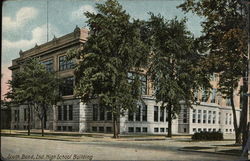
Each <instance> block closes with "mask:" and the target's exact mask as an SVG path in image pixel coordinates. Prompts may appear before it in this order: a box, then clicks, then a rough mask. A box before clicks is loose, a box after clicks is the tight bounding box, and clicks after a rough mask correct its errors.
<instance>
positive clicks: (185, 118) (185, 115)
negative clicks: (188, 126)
mask: <svg viewBox="0 0 250 161" xmlns="http://www.w3.org/2000/svg"><path fill="white" fill-rule="evenodd" d="M183 123H187V109H184V110H183Z"/></svg>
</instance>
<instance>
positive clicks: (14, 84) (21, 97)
mask: <svg viewBox="0 0 250 161" xmlns="http://www.w3.org/2000/svg"><path fill="white" fill-rule="evenodd" d="M24 80H25V76H24V71H20V72H17V73H15V74H13V76H12V80H9V81H8V85H9V91H8V92H7V93H6V94H5V98H6V99H7V100H9V101H8V103H7V104H8V105H9V106H10V107H11V106H20V105H27V106H28V127H27V128H28V135H30V109H31V104H32V99H33V97H32V95H29V94H28V93H27V92H26V91H25V89H24V88H23V86H22V85H23V83H24Z"/></svg>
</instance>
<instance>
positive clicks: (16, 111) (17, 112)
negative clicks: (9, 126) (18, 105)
mask: <svg viewBox="0 0 250 161" xmlns="http://www.w3.org/2000/svg"><path fill="white" fill-rule="evenodd" d="M15 122H19V110H15Z"/></svg>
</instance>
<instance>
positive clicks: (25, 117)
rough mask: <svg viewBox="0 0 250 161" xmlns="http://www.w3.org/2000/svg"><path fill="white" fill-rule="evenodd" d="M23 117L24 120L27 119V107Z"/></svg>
mask: <svg viewBox="0 0 250 161" xmlns="http://www.w3.org/2000/svg"><path fill="white" fill-rule="evenodd" d="M23 118H24V121H27V108H25V109H24V111H23Z"/></svg>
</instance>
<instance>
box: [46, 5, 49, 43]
mask: <svg viewBox="0 0 250 161" xmlns="http://www.w3.org/2000/svg"><path fill="white" fill-rule="evenodd" d="M46 22H47V42H48V41H49V0H47V19H46Z"/></svg>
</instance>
